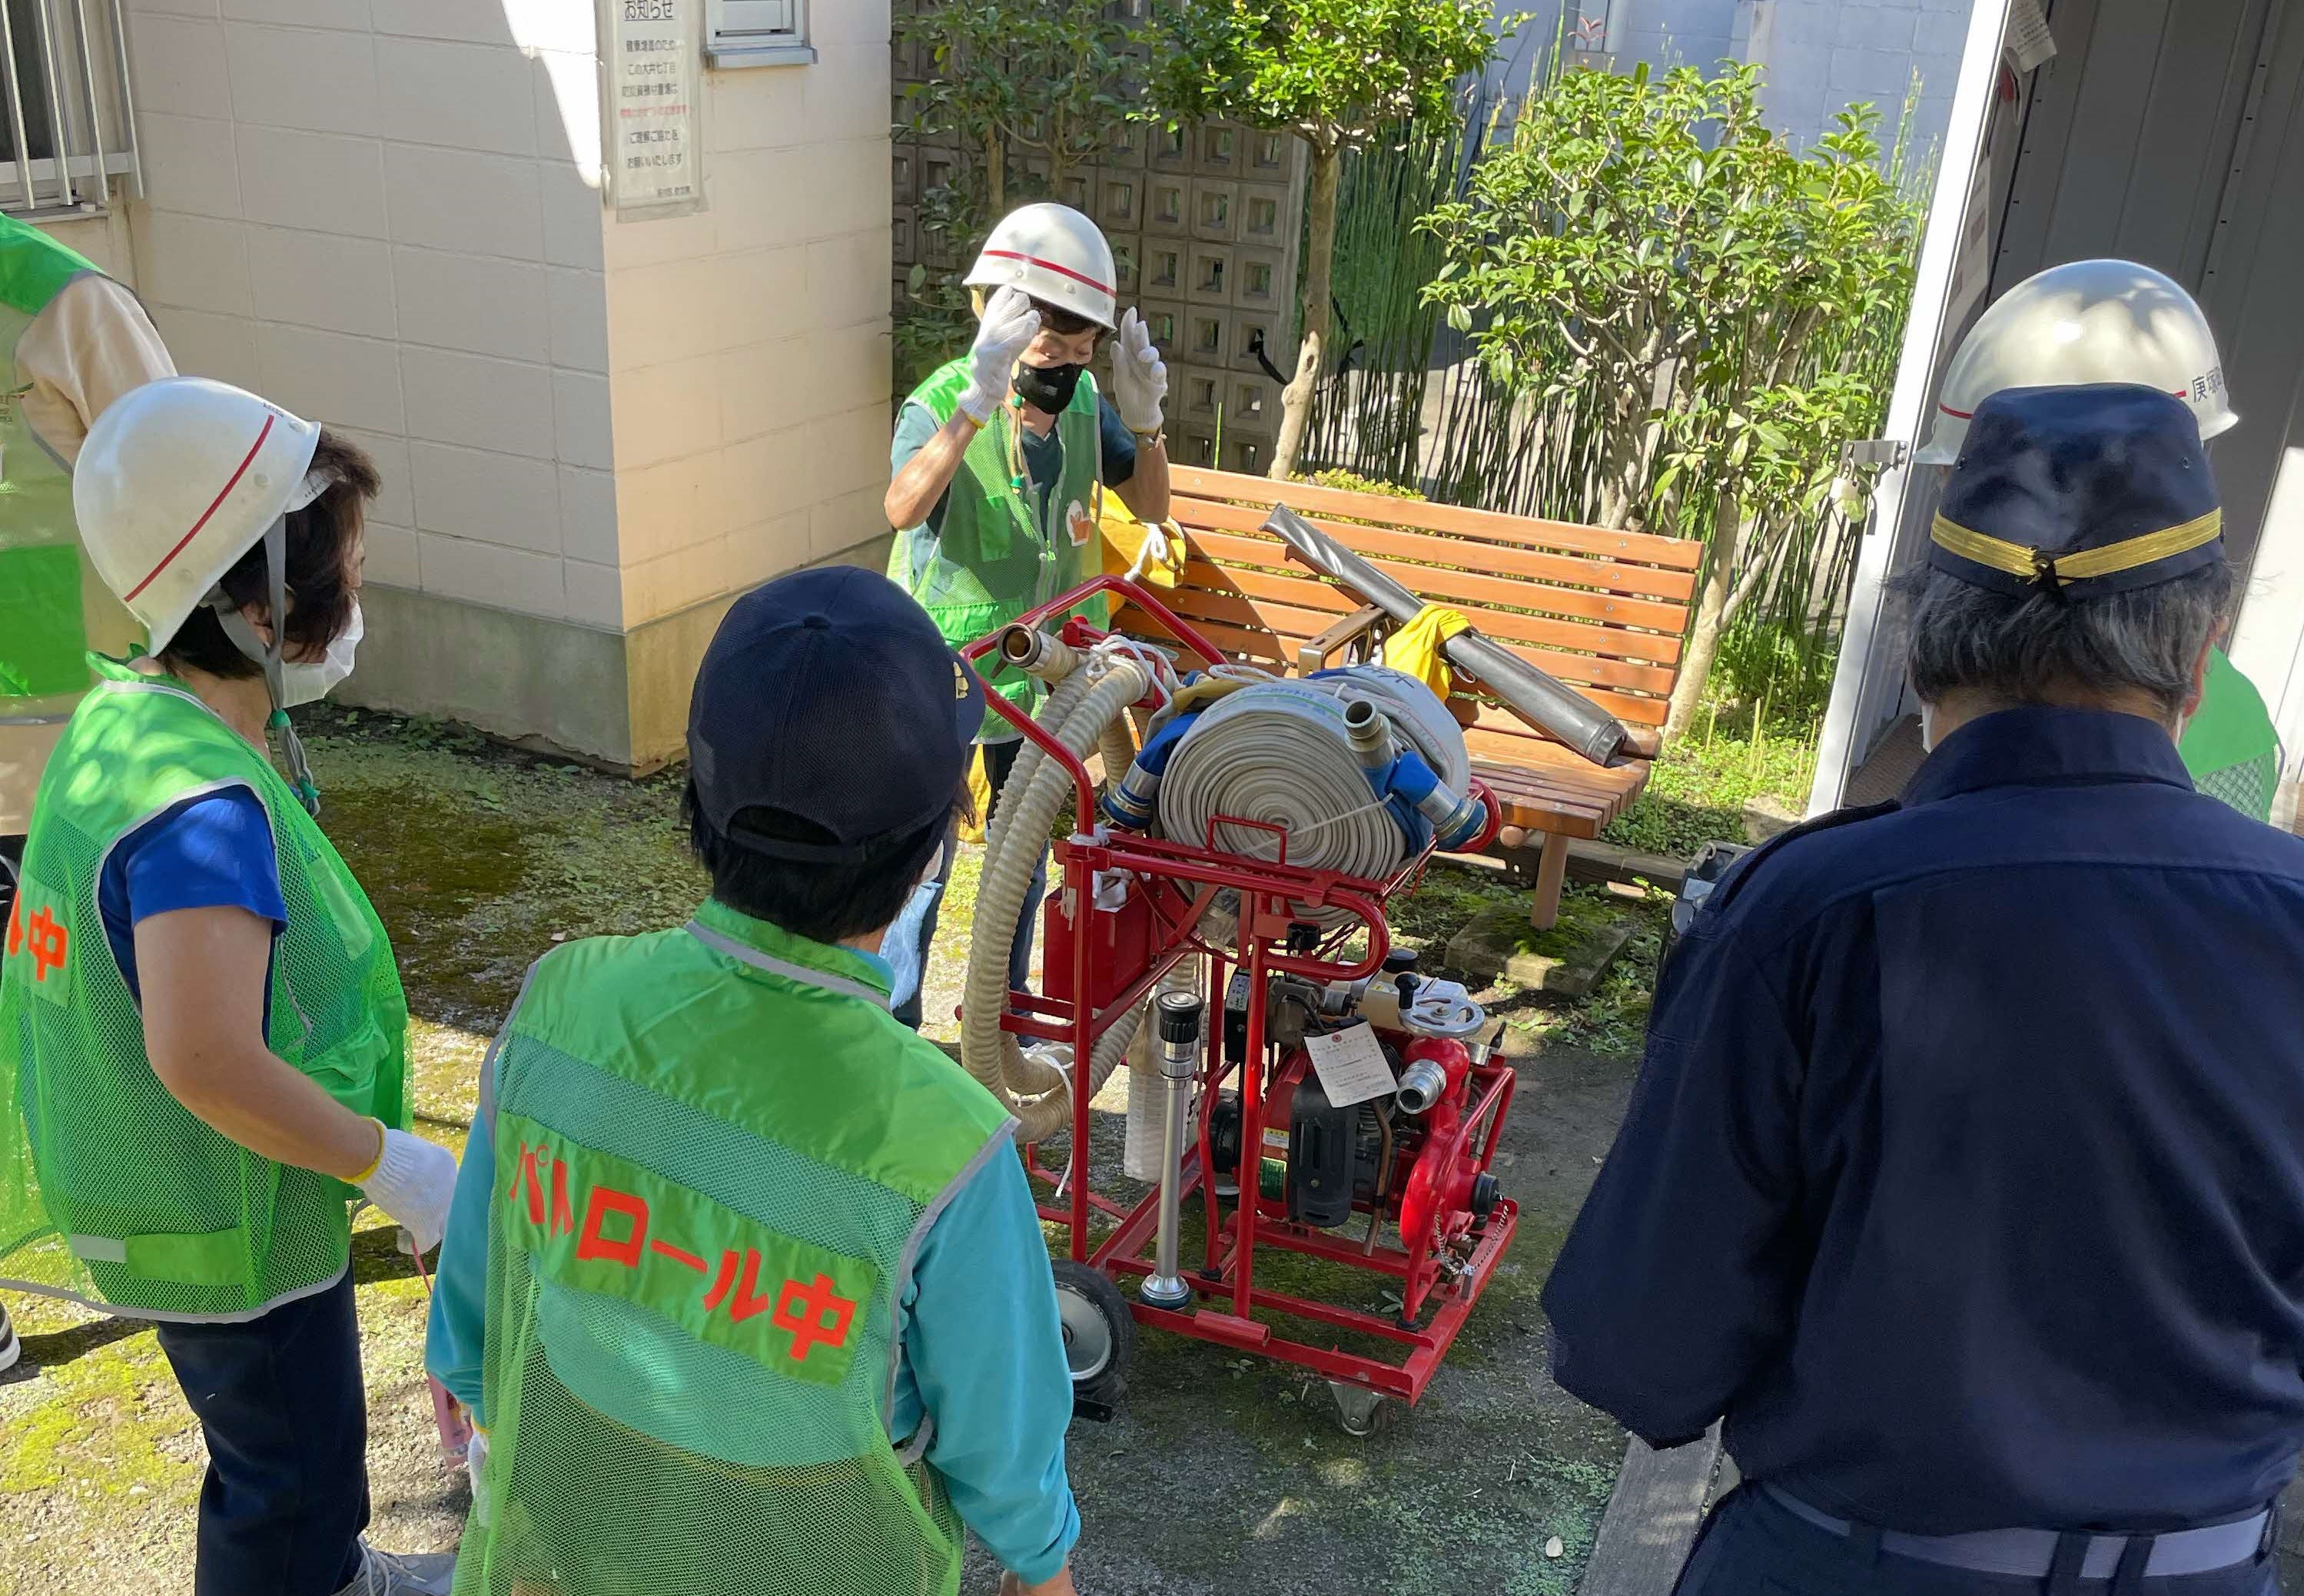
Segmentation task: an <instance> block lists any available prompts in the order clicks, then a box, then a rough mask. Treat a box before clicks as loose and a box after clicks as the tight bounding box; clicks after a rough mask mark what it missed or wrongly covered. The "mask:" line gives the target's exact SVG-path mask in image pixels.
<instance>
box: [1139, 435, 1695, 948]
mask: <svg viewBox="0 0 2304 1596" xmlns="http://www.w3.org/2000/svg"><path fill="white" fill-rule="evenodd" d="M1173 485H1174V507H1173V511H1171V514H1172V515H1173V519H1175V520H1176V521H1177V522H1178V523H1179V524H1180V525H1181V526H1182V528H1183V529H1184V534H1185V540H1186V542H1187V544H1188V545H1190V559H1189V560H1188V561H1187V562H1186V564H1185V568H1184V578H1183V580H1182V583H1180V584H1179V585H1178V586H1177V587H1175V588H1174V589H1173V590H1171V591H1168V592H1164V593H1163V594H1162V597H1163V598H1164V599H1165V600H1166V601H1167V602H1168V603H1169V604H1171V605H1172V606H1173V608H1174V609H1175V611H1176V612H1177V613H1178V614H1179V615H1182V616H1183V617H1185V618H1186V619H1188V620H1190V621H1193V622H1194V623H1195V624H1196V625H1198V626H1199V628H1200V629H1201V630H1202V631H1203V632H1205V633H1206V634H1207V638H1208V640H1209V641H1210V642H1211V643H1214V644H1216V646H1218V647H1220V648H1223V649H1225V650H1226V651H1228V652H1229V653H1230V654H1232V657H1233V658H1234V659H1235V660H1239V661H1241V662H1244V663H1250V664H1258V665H1262V666H1264V667H1265V668H1266V669H1267V670H1272V671H1297V672H1300V673H1302V672H1309V671H1316V670H1319V669H1321V668H1322V667H1323V666H1325V665H1328V664H1333V663H1343V662H1344V661H1347V660H1355V659H1367V658H1371V657H1373V656H1374V654H1375V653H1376V648H1377V647H1378V646H1379V645H1380V644H1381V642H1382V639H1383V638H1384V636H1385V632H1386V631H1387V630H1388V629H1389V626H1390V623H1389V621H1387V620H1386V619H1385V617H1384V616H1383V615H1382V614H1381V613H1380V612H1376V611H1374V610H1370V609H1367V608H1365V607H1363V606H1362V605H1361V604H1360V600H1359V598H1358V597H1357V596H1356V595H1352V594H1350V593H1348V592H1346V591H1345V590H1344V589H1343V588H1341V587H1336V586H1334V584H1332V583H1331V582H1329V581H1328V579H1327V578H1325V577H1322V576H1319V575H1317V573H1315V572H1313V571H1310V570H1306V569H1305V568H1304V567H1303V566H1301V565H1300V564H1298V563H1296V562H1293V561H1292V560H1291V559H1290V558H1289V555H1288V551H1287V545H1284V544H1283V543H1282V542H1281V541H1280V540H1279V539H1278V538H1276V537H1274V536H1272V535H1271V534H1269V533H1267V532H1266V531H1264V530H1263V523H1264V519H1265V517H1266V516H1267V515H1268V514H1269V513H1270V512H1271V509H1272V506H1273V505H1274V504H1275V502H1279V503H1285V504H1286V505H1288V507H1289V508H1290V509H1292V510H1293V511H1296V512H1297V513H1298V514H1300V515H1302V516H1303V517H1305V518H1306V519H1308V520H1310V521H1311V522H1313V524H1314V525H1316V526H1317V527H1319V528H1321V529H1322V530H1323V531H1325V532H1326V533H1327V534H1328V535H1329V536H1333V537H1334V538H1336V539H1337V540H1338V541H1340V542H1342V543H1343V545H1345V546H1346V547H1348V548H1350V549H1351V550H1352V551H1353V552H1354V553H1357V554H1359V555H1360V556H1361V557H1362V558H1364V559H1366V560H1368V561H1369V562H1371V563H1373V564H1374V565H1376V568H1377V569H1379V570H1383V571H1385V572H1386V573H1387V574H1388V575H1390V576H1392V577H1393V578H1394V579H1396V580H1398V581H1399V582H1400V583H1402V585H1403V586H1404V587H1408V588H1409V589H1410V591H1411V592H1413V593H1415V594H1416V595H1418V596H1419V597H1420V598H1423V599H1425V600H1427V601H1428V602H1430V603H1433V604H1444V605H1446V606H1448V607H1449V608H1451V609H1453V610H1458V611H1461V612H1462V613H1463V614H1464V616H1465V617H1466V618H1467V619H1468V620H1470V621H1471V623H1472V624H1473V625H1474V626H1476V627H1478V629H1480V630H1481V631H1482V632H1483V633H1484V634H1486V635H1487V637H1489V638H1493V639H1494V640H1495V641H1496V642H1498V643H1501V644H1503V645H1504V646H1507V647H1509V648H1510V649H1511V650H1512V652H1513V653H1514V654H1518V655H1520V658H1522V659H1524V660H1526V661H1528V662H1529V663H1530V664H1533V665H1536V666H1537V667H1538V668H1540V669H1542V670H1545V671H1549V672H1551V673H1552V674H1553V675H1554V676H1555V677H1557V678H1559V679H1560V680H1563V681H1564V682H1567V683H1569V684H1570V685H1571V686H1573V687H1575V688H1579V689H1580V690H1581V691H1583V692H1585V693H1586V694H1587V695H1588V697H1591V698H1592V700H1593V701H1594V702H1595V703H1597V704H1599V705H1602V706H1604V707H1605V708H1606V709H1607V710H1608V711H1609V712H1610V713H1611V714H1614V715H1615V716H1616V717H1617V718H1618V719H1619V720H1621V721H1622V722H1623V723H1624V724H1625V726H1626V727H1627V729H1629V730H1631V732H1632V733H1633V734H1634V737H1635V739H1636V741H1637V743H1638V745H1639V750H1640V753H1641V755H1642V756H1641V757H1636V758H1633V759H1631V760H1628V761H1627V762H1625V763H1624V764H1619V765H1615V766H1614V767H1611V768H1607V769H1603V768H1601V767H1600V766H1598V765H1596V764H1589V763H1588V762H1587V761H1586V760H1584V759H1582V758H1580V757H1579V756H1576V755H1574V754H1572V753H1571V752H1569V750H1568V749H1567V748H1565V747H1563V746H1561V744H1560V743H1558V742H1557V741H1555V740H1554V739H1551V738H1549V737H1546V735H1545V734H1544V733H1543V732H1541V731H1538V730H1537V729H1536V728H1534V727H1532V726H1530V725H1529V724H1528V723H1527V722H1523V721H1522V720H1520V717H1519V716H1518V715H1516V714H1513V713H1512V711H1510V710H1508V709H1506V708H1505V707H1504V705H1501V704H1498V703H1496V702H1495V701H1494V700H1493V699H1491V698H1488V697H1486V696H1485V695H1481V696H1478V697H1472V698H1457V699H1452V700H1451V703H1450V707H1451V708H1452V709H1453V710H1454V711H1455V712H1456V714H1457V718H1458V719H1459V720H1461V721H1463V722H1465V733H1464V739H1465V742H1466V745H1467V747H1469V749H1470V753H1471V756H1472V761H1473V770H1474V773H1476V774H1478V776H1479V777H1480V778H1481V779H1482V780H1483V781H1486V782H1487V784H1488V786H1489V788H1490V790H1492V791H1494V792H1495V796H1496V798H1497V800H1498V801H1499V803H1500V804H1501V805H1502V806H1503V809H1504V816H1503V818H1504V832H1502V833H1501V834H1500V836H1499V838H1498V841H1497V847H1496V849H1495V851H1496V852H1498V853H1500V854H1502V855H1504V857H1507V858H1511V859H1512V860H1513V862H1514V863H1516V864H1521V865H1526V866H1532V867H1533V870H1534V874H1535V877H1536V902H1535V905H1534V909H1533V914H1532V916H1531V917H1532V918H1533V919H1534V920H1535V922H1536V924H1537V925H1539V926H1548V925H1551V924H1552V923H1553V921H1554V918H1555V917H1556V916H1557V915H1558V913H1559V908H1560V889H1561V883H1562V882H1563V879H1564V876H1565V873H1566V868H1567V863H1568V842H1569V840H1570V839H1571V838H1591V837H1597V836H1598V835H1599V834H1600V832H1602V831H1603V830H1604V829H1605V827H1606V826H1607V825H1608V824H1609V823H1610V822H1612V821H1614V819H1615V818H1616V817H1617V816H1618V815H1622V813H1623V812H1624V811H1625V810H1626V809H1627V808H1629V807H1631V803H1632V800H1633V799H1635V798H1638V797H1639V793H1640V790H1641V789H1642V788H1643V787H1645V786H1646V785H1647V784H1648V756H1653V755H1654V753H1655V750H1656V732H1657V730H1658V729H1659V728H1661V727H1662V726H1663V724H1664V715H1665V712H1666V701H1667V700H1668V699H1669V697H1670V696H1671V693H1672V685H1673V680H1674V679H1675V678H1676V677H1677V675H1678V671H1679V664H1680V653H1681V631H1682V629H1683V627H1684V625H1685V622H1686V621H1687V617H1688V605H1689V602H1690V598H1691V597H1692V596H1693V595H1694V593H1695V589H1696V576H1697V566H1698V562H1700V561H1701V560H1702V558H1703V552H1702V550H1701V548H1700V547H1699V546H1698V545H1696V544H1694V543H1690V542H1686V541H1683V540H1681V539H1679V538H1672V537H1658V536H1653V535H1650V534H1645V533H1638V532H1609V531H1605V530H1602V529H1600V528H1594V527H1579V526H1571V525H1569V524H1566V523H1563V522H1559V521H1544V520H1537V519H1531V518H1529V517H1524V516H1510V515H1498V514H1495V513H1493V512H1491V511H1481V510H1464V509H1460V508H1457V507H1455V506H1453V505H1446V504H1430V503H1426V502H1423V501H1421V500H1412V499H1395V498H1391V497H1388V496H1385V495H1382V494H1366V493H1354V492H1349V491H1346V490H1343V489H1339V488H1332V487H1319V486H1313V485H1311V484H1309V483H1300V482H1292V483H1275V482H1272V481H1270V480H1268V479H1266V478H1265V477H1243V476H1240V475H1237V474H1235V473H1232V472H1229V471H1213V470H1207V469H1199V468H1194V467H1184V466H1178V467H1174V468H1173ZM1117 624H1119V625H1120V626H1121V628H1122V629H1123V630H1130V631H1139V632H1141V633H1143V634H1144V635H1146V636H1151V635H1155V634H1156V631H1157V628H1156V626H1155V624H1154V623H1153V622H1152V621H1151V620H1150V618H1149V617H1148V616H1145V615H1142V614H1140V613H1138V612H1133V611H1131V610H1129V609H1127V608H1125V607H1123V609H1122V612H1121V613H1120V615H1119V617H1118V618H1117Z"/></svg>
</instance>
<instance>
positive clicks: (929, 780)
mask: <svg viewBox="0 0 2304 1596" xmlns="http://www.w3.org/2000/svg"><path fill="white" fill-rule="evenodd" d="M983 723H984V684H983V683H982V681H981V680H978V677H977V674H976V672H975V671H973V670H971V669H970V667H969V665H968V663H967V662H966V661H964V660H962V659H961V657H960V655H959V654H957V653H956V652H954V650H953V647H952V646H951V645H950V644H948V643H946V642H945V641H944V638H943V636H942V634H940V633H939V632H938V631H937V630H936V622H935V621H931V620H929V619H928V612H927V611H926V610H923V609H922V608H920V606H919V604H916V603H915V602H913V600H912V597H911V595H909V594H907V593H906V592H905V591H904V590H903V589H902V588H901V587H897V586H896V585H895V584H894V582H891V581H890V580H888V578H885V577H884V576H881V575H878V574H877V572H873V571H868V570H859V569H858V568H856V567H854V566H847V565H836V566H829V567H826V568H824V569H821V570H803V571H796V572H794V573H793V574H792V575H791V576H788V577H782V578H778V579H777V580H775V581H773V582H770V583H769V584H768V585H767V586H766V587H758V588H755V589H754V590H753V591H752V592H750V593H748V594H746V595H744V596H743V597H741V598H740V599H738V600H737V601H736V602H735V604H733V606H731V607H730V609H729V611H728V613H727V615H726V616H725V617H724V618H723V619H722V621H721V622H720V629H719V630H718V631H716V632H715V633H714V634H713V636H712V646H710V647H709V648H707V649H706V650H705V651H704V663H702V664H701V665H700V666H699V667H698V668H697V672H696V692H695V695H694V697H691V698H690V701H689V706H688V757H689V773H690V779H691V780H692V781H694V783H695V786H696V804H697V808H698V810H699V813H701V814H702V815H703V816H704V818H705V820H706V821H707V822H708V823H710V824H711V826H712V828H713V829H714V830H715V831H717V832H720V833H721V834H722V835H723V836H724V837H727V838H728V839H729V840H731V841H733V842H735V843H737V844H739V845H740V846H741V847H744V848H747V849H751V850H752V851H753V852H755V853H762V854H767V855H768V856H769V857H773V858H779V859H792V860H797V861H800V862H801V863H806V864H819V865H843V864H860V863H862V862H863V861H865V860H867V859H869V858H871V857H873V856H874V855H875V854H877V853H878V852H880V851H881V850H883V849H886V848H888V847H889V846H891V845H892V844H894V843H897V842H901V841H902V840H905V839H906V838H909V837H911V836H913V835H915V834H917V833H918V832H919V831H920V830H921V829H922V828H924V827H926V826H927V825H928V823H930V822H932V821H934V820H936V818H937V817H939V816H940V815H945V814H947V813H949V812H950V810H951V808H952V805H953V798H955V797H956V796H957V795H958V794H959V792H960V787H961V781H964V780H966V778H967V775H968V762H969V757H970V747H971V746H972V745H973V743H974V742H975V739H976V733H977V730H978V728H979V727H981V726H982V725H983ZM754 808H759V809H773V810H780V811H782V812H783V813H784V814H786V815H793V816H796V817H798V818H799V819H801V820H804V821H809V822H811V823H814V824H816V825H817V826H820V827H822V828H823V830H824V831H825V832H826V833H827V835H828V836H829V838H830V839H831V840H829V841H826V842H821V843H818V842H801V841H796V840H789V839H785V838H780V837H773V836H768V835H766V834H764V833H762V832H759V831H757V830H755V829H753V828H751V827H749V826H746V825H744V824H742V823H740V822H739V820H738V818H737V817H738V816H739V815H741V814H742V813H743V811H745V810H747V809H754Z"/></svg>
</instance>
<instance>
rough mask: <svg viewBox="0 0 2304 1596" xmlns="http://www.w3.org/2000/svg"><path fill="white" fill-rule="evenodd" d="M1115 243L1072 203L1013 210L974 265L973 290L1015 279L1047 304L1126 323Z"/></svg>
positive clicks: (1100, 321) (1103, 322)
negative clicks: (1115, 286) (1116, 288)
mask: <svg viewBox="0 0 2304 1596" xmlns="http://www.w3.org/2000/svg"><path fill="white" fill-rule="evenodd" d="M1117 280H1118V279H1117V276H1116V274H1114V271H1113V267H1112V246H1111V245H1110V244H1109V243H1107V242H1106V241H1105V236H1104V233H1103V232H1102V230H1100V229H1099V228H1098V227H1097V224H1095V223H1093V222H1091V221H1089V220H1088V218H1087V217H1086V216H1083V215H1080V212H1078V211H1076V210H1074V209H1072V207H1070V206H1068V205H1055V204H1052V203H1047V202H1045V201H1044V202H1043V203H1041V204H1038V205H1028V206H1025V207H1021V209H1018V210H1012V211H1010V212H1009V213H1008V214H1007V215H1005V216H1003V217H1002V218H1001V219H1000V224H999V225H998V226H996V227H995V228H994V229H993V230H992V236H991V237H990V238H987V239H986V240H985V241H984V249H983V250H982V251H981V252H980V253H979V254H978V256H977V258H976V264H975V265H974V266H971V267H970V268H969V273H968V277H967V283H968V286H969V287H970V288H983V289H994V288H1000V287H1003V286H1004V285H1006V284H1008V283H1014V284H1015V285H1016V286H1017V287H1018V288H1021V289H1022V290H1023V291H1025V292H1026V293H1027V294H1029V296H1031V297H1032V298H1033V299H1036V300H1039V301H1040V302H1041V303H1042V304H1044V305H1053V306H1055V308H1057V309H1059V310H1069V311H1072V313H1073V314H1074V315H1076V316H1084V317H1087V318H1088V320H1090V321H1092V322H1094V323H1096V325H1098V326H1100V327H1117V326H1118V325H1120V305H1119V300H1118V297H1117V296H1116V295H1115V294H1114V290H1113V284H1114V283H1115V282H1116V281H1117Z"/></svg>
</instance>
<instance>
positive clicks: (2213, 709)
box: [2176, 648, 2280, 821]
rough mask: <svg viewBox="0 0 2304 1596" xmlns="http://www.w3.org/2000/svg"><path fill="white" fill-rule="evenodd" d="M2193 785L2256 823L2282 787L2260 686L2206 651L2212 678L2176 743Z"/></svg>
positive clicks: (2215, 651) (2276, 740) (2275, 737)
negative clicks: (2258, 689)
mask: <svg viewBox="0 0 2304 1596" xmlns="http://www.w3.org/2000/svg"><path fill="white" fill-rule="evenodd" d="M2176 752H2177V753H2179V754H2181V756H2183V759H2184V768H2185V769H2186V770H2188V771H2190V773H2192V785H2194V786H2195V787H2197V788H2198V789H2199V790H2201V791H2202V792H2205V793H2207V795H2208V796H2209V797H2211V798H2221V799H2223V800H2224V802H2225V803H2227V804H2230V805H2231V806H2232V807H2233V808H2235V809H2237V810H2239V811H2240V813H2241V814H2243V815H2248V816H2249V817H2250V818H2252V819H2256V820H2265V821H2268V820H2270V819H2271V818H2272V800H2273V798H2274V795H2275V794H2276V793H2277V792H2278V791H2279V789H2280V733H2279V732H2278V731H2277V730H2274V727H2273V724H2272V714H2271V712H2269V711H2268V710H2266V708H2265V707H2264V696H2263V695H2262V694H2261V693H2258V692H2257V690H2256V684H2255V683H2254V682H2252V681H2250V680H2249V679H2248V678H2247V677H2245V676H2243V675H2241V674H2240V668H2239V667H2238V666H2236V665H2234V664H2233V663H2232V661H2230V660H2228V659H2226V658H2225V657H2224V650H2223V649H2221V648H2211V649H2209V650H2208V679H2207V685H2206V688H2205V690H2203V691H2202V693H2201V694H2200V707H2199V709H2198V711H2197V712H2196V713H2195V714H2193V716H2192V718H2191V720H2190V721H2189V722H2186V723H2185V726H2184V736H2183V739H2182V740H2181V742H2179V743H2178V744H2177V745H2176Z"/></svg>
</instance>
